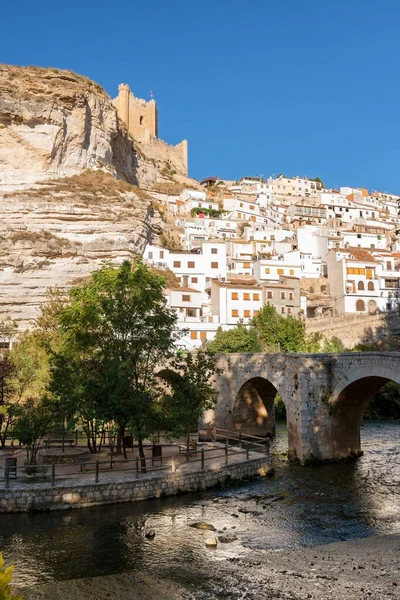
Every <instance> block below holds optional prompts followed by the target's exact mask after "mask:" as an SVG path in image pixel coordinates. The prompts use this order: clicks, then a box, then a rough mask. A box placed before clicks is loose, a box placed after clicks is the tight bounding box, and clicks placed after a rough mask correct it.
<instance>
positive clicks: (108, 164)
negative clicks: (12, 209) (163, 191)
mask: <svg viewBox="0 0 400 600" xmlns="http://www.w3.org/2000/svg"><path fill="white" fill-rule="evenodd" d="M99 167H102V168H106V169H108V170H109V171H110V172H111V173H113V174H115V175H116V176H117V177H119V178H122V179H124V180H126V181H128V182H130V183H134V184H138V185H152V184H154V183H156V182H157V181H160V180H162V179H163V177H162V174H161V171H162V169H165V167H166V164H165V158H164V157H161V156H160V158H159V159H157V157H155V158H154V157H152V158H151V159H148V158H147V157H146V156H145V154H144V153H143V151H141V150H139V151H137V150H136V149H135V142H134V141H133V140H132V139H131V138H130V137H129V135H128V133H127V131H126V128H125V126H124V125H123V123H121V122H120V121H119V120H118V117H117V112H116V109H115V107H114V105H113V104H112V102H111V99H110V98H109V96H108V95H107V94H106V93H105V91H104V90H103V89H102V88H101V87H100V86H99V85H98V84H97V83H95V82H93V81H91V80H90V79H87V78H86V77H83V76H80V75H76V74H75V73H73V72H71V71H60V70H58V69H42V68H39V67H14V66H9V65H1V64H0V190H2V189H3V190H8V189H16V188H19V187H21V186H26V185H30V184H32V183H34V182H36V181H41V180H44V179H50V178H56V177H68V176H71V175H74V174H76V173H79V172H81V171H82V170H84V169H97V168H99Z"/></svg>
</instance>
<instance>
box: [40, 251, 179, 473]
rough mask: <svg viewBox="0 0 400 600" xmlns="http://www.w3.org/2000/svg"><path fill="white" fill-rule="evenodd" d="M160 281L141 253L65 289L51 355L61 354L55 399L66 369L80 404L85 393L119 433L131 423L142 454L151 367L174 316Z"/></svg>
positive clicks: (154, 417)
mask: <svg viewBox="0 0 400 600" xmlns="http://www.w3.org/2000/svg"><path fill="white" fill-rule="evenodd" d="M163 287H164V279H163V278H162V277H160V276H158V275H155V274H153V273H151V272H150V270H149V269H148V268H147V267H146V266H145V265H144V264H143V262H142V261H141V260H140V259H137V260H135V262H134V263H133V264H131V263H129V262H127V261H126V262H124V263H123V264H122V265H121V266H120V267H117V268H115V267H104V268H102V269H100V270H99V271H96V272H94V273H93V274H92V277H91V279H90V281H89V282H88V283H86V284H84V285H82V286H80V287H77V288H74V289H73V290H71V293H70V294H71V302H70V304H69V305H68V306H67V307H65V308H64V309H63V310H62V311H61V314H60V323H61V328H62V331H63V337H64V339H63V342H62V348H61V349H60V351H59V352H58V353H56V357H58V359H59V358H60V355H61V354H63V355H64V360H57V358H56V359H55V361H54V362H53V382H52V390H53V392H54V393H55V394H56V395H59V396H60V397H61V398H63V397H65V396H66V394H67V393H68V391H67V389H68V388H67V387H66V386H65V383H62V381H63V373H64V374H65V380H68V381H69V382H70V384H71V386H72V387H73V388H74V389H73V391H72V394H73V395H74V396H75V397H78V398H80V399H81V400H82V401H83V403H84V401H85V398H87V399H88V402H89V404H93V403H94V404H95V406H96V409H97V408H98V410H99V413H98V414H99V415H101V416H102V417H103V418H104V419H107V420H109V421H114V422H115V423H116V424H117V426H118V431H119V438H120V440H123V439H124V435H125V431H126V429H127V428H128V427H131V428H132V429H133V431H134V434H135V436H136V438H137V440H138V444H139V454H140V456H141V458H142V459H144V448H143V440H144V439H145V438H146V437H147V436H148V435H150V434H151V433H152V432H153V431H154V430H155V429H156V428H157V427H158V424H159V419H158V405H157V402H158V399H159V397H160V394H161V389H160V385H161V382H160V380H159V378H157V376H156V372H157V370H158V368H159V366H160V365H162V364H163V362H164V361H166V360H167V359H168V358H169V357H170V356H171V355H172V350H173V347H174V336H173V330H174V326H175V323H176V315H175V313H174V312H173V311H172V310H170V309H169V308H167V306H166V299H165V297H164V294H163ZM72 356H74V357H75V358H74V366H75V367H76V373H75V375H74V376H73V377H71V372H70V371H71V369H70V368H68V357H72ZM65 358H66V359H67V360H65ZM57 370H58V373H56V371H57ZM80 406H81V408H82V405H80ZM78 407H79V405H78ZM81 408H80V409H79V410H81ZM123 451H124V455H125V457H126V450H125V447H124V448H123ZM142 465H143V466H144V465H145V462H144V461H143V462H142Z"/></svg>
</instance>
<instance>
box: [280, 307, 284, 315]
mask: <svg viewBox="0 0 400 600" xmlns="http://www.w3.org/2000/svg"><path fill="white" fill-rule="evenodd" d="M281 314H282V315H284V314H285V307H284V306H282V308H281Z"/></svg>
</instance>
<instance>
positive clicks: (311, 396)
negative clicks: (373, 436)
mask: <svg viewBox="0 0 400 600" xmlns="http://www.w3.org/2000/svg"><path fill="white" fill-rule="evenodd" d="M217 366H218V369H219V370H220V372H219V373H218V375H217V376H216V388H217V392H218V399H217V403H216V405H215V408H214V409H213V410H211V411H208V412H207V413H206V414H205V415H204V419H203V422H202V423H201V429H202V431H203V433H204V434H205V435H207V432H209V431H210V430H211V429H212V428H213V427H217V428H220V429H231V430H236V431H242V432H243V433H253V434H258V435H266V434H267V433H269V432H271V433H273V431H274V426H275V414H274V398H275V396H276V394H277V393H279V394H280V396H281V397H282V400H283V402H284V403H285V407H286V413H287V428H288V442H289V457H290V458H291V459H293V460H298V461H300V463H302V464H304V463H306V462H307V461H309V460H313V459H316V460H333V459H340V458H346V457H349V456H355V455H357V454H359V453H360V424H361V421H362V418H363V414H364V411H365V408H366V406H367V403H368V400H369V399H370V398H371V397H372V396H373V395H374V394H375V393H376V392H377V391H378V390H379V389H380V388H381V387H382V386H383V385H385V384H386V383H387V382H388V381H394V382H396V383H400V353H397V352H362V353H356V352H348V353H340V354H250V353H249V354H219V355H217Z"/></svg>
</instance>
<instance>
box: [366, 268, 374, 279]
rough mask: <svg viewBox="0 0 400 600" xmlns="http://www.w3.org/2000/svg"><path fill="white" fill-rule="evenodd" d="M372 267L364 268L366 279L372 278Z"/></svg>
mask: <svg viewBox="0 0 400 600" xmlns="http://www.w3.org/2000/svg"><path fill="white" fill-rule="evenodd" d="M372 275H373V273H372V269H366V277H367V279H372Z"/></svg>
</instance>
